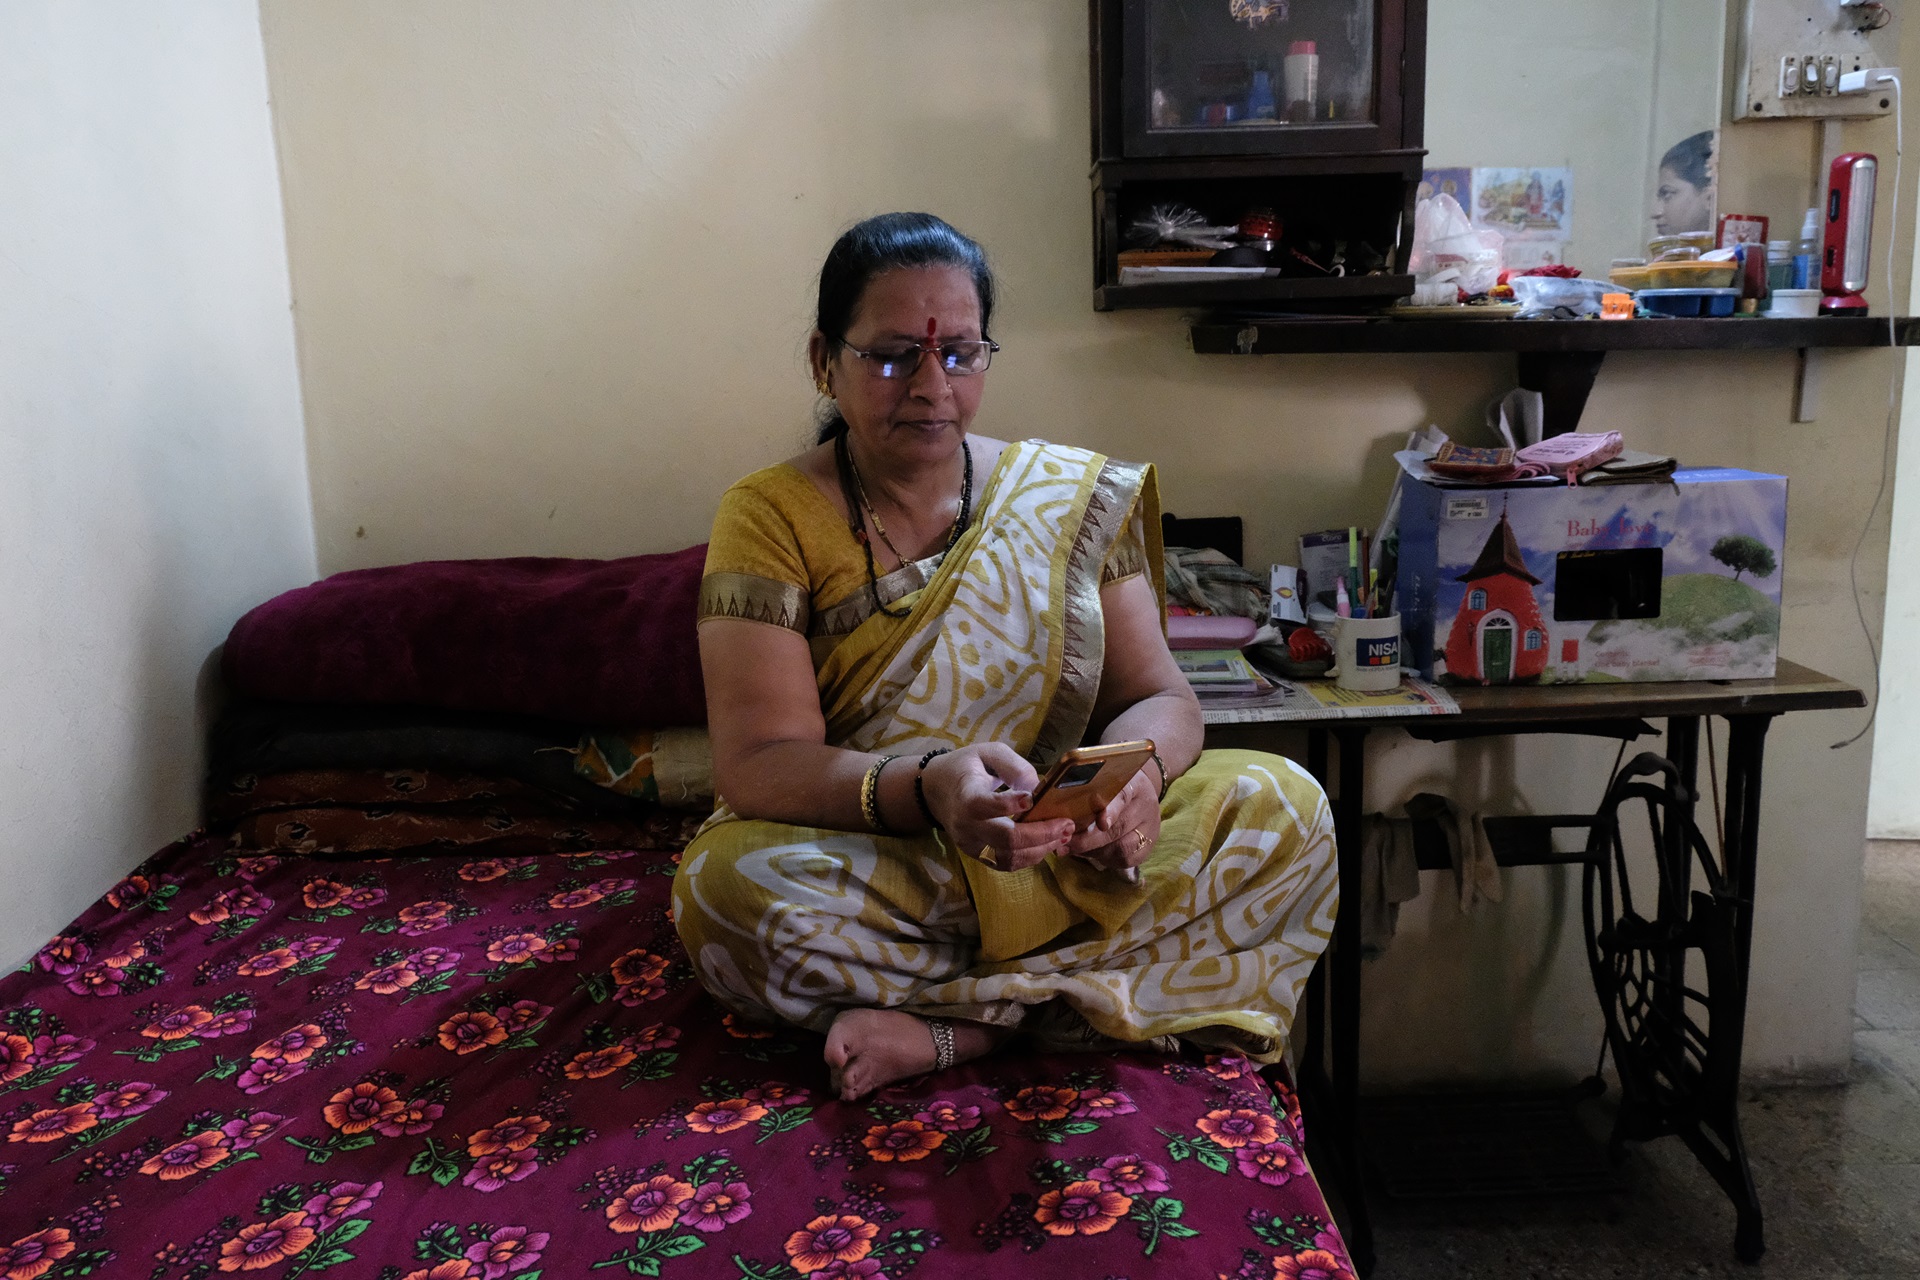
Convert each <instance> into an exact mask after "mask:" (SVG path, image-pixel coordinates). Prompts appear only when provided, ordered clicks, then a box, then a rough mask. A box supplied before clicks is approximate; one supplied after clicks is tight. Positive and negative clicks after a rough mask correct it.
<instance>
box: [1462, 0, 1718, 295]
mask: <svg viewBox="0 0 1920 1280" xmlns="http://www.w3.org/2000/svg"><path fill="white" fill-rule="evenodd" d="M1725 13H1726V9H1725V4H1724V0H1606V2H1605V3H1602V4H1596V3H1594V2H1593V0H1429V4H1428V9H1427V126H1426V138H1427V160H1426V164H1427V166H1428V169H1429V171H1430V182H1431V183H1432V185H1433V186H1434V187H1435V188H1436V189H1439V190H1447V191H1451V192H1453V193H1454V194H1455V198H1456V199H1458V200H1459V201H1460V204H1461V206H1462V208H1463V209H1466V210H1467V212H1468V213H1469V214H1470V216H1472V217H1473V219H1474V221H1475V223H1476V224H1477V225H1479V226H1483V227H1493V228H1496V229H1499V230H1501V231H1502V232H1503V233H1504V234H1505V235H1506V237H1507V241H1508V258H1509V263H1510V265H1513V266H1535V265H1541V264H1544V263H1547V262H1561V263H1566V264H1569V265H1572V266H1576V267H1579V268H1581V269H1582V270H1583V271H1585V272H1587V273H1588V274H1604V273H1605V272H1606V270H1607V267H1608V264H1609V263H1610V262H1611V261H1612V260H1613V259H1615V258H1620V257H1636V256H1640V255H1643V254H1645V253H1646V248H1647V241H1648V240H1649V239H1650V238H1651V237H1652V236H1655V235H1671V234H1680V233H1684V232H1689V231H1708V232H1711V231H1712V230H1714V226H1715V215H1716V208H1715V204H1716V202H1715V181H1714V179H1715V158H1716V153H1717V146H1716V143H1717V138H1718V129H1719V125H1720V105H1721V102H1722V96H1721V69H1720V62H1721V49H1722V45H1723V41H1724V33H1725V30H1726V17H1725Z"/></svg>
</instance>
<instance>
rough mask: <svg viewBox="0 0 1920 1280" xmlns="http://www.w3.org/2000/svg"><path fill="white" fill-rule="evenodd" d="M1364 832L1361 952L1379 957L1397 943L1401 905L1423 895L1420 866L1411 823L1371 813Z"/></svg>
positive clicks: (1361, 869)
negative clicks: (1414, 854)
mask: <svg viewBox="0 0 1920 1280" xmlns="http://www.w3.org/2000/svg"><path fill="white" fill-rule="evenodd" d="M1360 831H1361V842H1360V951H1361V953H1362V954H1363V955H1369V956H1377V955H1379V954H1380V953H1381V952H1383V951H1385V950H1386V949H1387V944H1388V943H1389V942H1392V941H1393V932H1394V930H1395V929H1396V928H1398V927H1399V923H1400V904H1401V903H1403V902H1411V901H1412V900H1413V899H1415V898H1417V897H1419V896H1420V867H1419V864H1418V863H1416V862H1415V861H1414V856H1413V824H1412V823H1411V822H1409V821H1407V820H1406V819H1404V818H1389V817H1387V816H1386V815H1385V814H1380V813H1370V814H1368V815H1367V816H1366V817H1365V818H1364V819H1363V820H1362V822H1361V828H1360Z"/></svg>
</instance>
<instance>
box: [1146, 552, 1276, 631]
mask: <svg viewBox="0 0 1920 1280" xmlns="http://www.w3.org/2000/svg"><path fill="white" fill-rule="evenodd" d="M1165 559H1166V570H1167V603H1169V604H1177V605H1185V606H1186V607H1187V608H1189V609H1196V610H1204V611H1205V612H1207V613H1214V614H1226V615H1231V616H1234V617H1239V618H1257V619H1260V620H1262V621H1264V620H1265V619H1266V616H1267V599H1268V596H1267V591H1268V588H1267V584H1266V583H1264V582H1262V581H1261V580H1260V579H1259V578H1257V577H1255V576H1254V575H1253V574H1251V573H1248V572H1247V570H1246V569H1245V568H1244V567H1242V566H1241V565H1238V564H1236V563H1234V561H1233V560H1232V559H1231V558H1229V557H1228V556H1227V555H1226V553H1225V552H1221V551H1215V550H1214V549H1213V548H1212V547H1168V548H1167V549H1166V556H1165Z"/></svg>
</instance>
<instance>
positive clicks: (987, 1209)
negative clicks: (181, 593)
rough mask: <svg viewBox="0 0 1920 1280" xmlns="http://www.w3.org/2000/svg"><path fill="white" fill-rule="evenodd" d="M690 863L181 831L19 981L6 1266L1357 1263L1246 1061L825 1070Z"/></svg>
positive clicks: (833, 1270) (0, 984) (516, 1275)
mask: <svg viewBox="0 0 1920 1280" xmlns="http://www.w3.org/2000/svg"><path fill="white" fill-rule="evenodd" d="M672 870H673V863H672V858H671V856H670V855H668V854H665V853H657V852H656V853H586V854H555V855H548V856H543V857H540V858H532V857H520V858H485V859H462V858H458V857H450V858H440V859H426V858H408V859H400V860H394V861H385V862H360V863H339V862H320V861H314V860H310V859H305V858H299V857H276V856H266V855H260V856H240V855H236V854H234V853H232V852H230V851H229V850H227V849H224V848H221V847H219V846H218V845H216V843H215V842H214V841H212V840H210V839H207V838H201V839H198V840H191V841H186V842H182V843H181V844H178V845H175V846H172V847H170V848H168V849H166V850H164V851H162V852H161V853H160V854H158V855H156V856H155V857H154V858H153V859H151V860H150V861H149V862H148V863H147V864H146V865H144V866H143V867H142V868H141V869H140V870H139V871H138V872H136V873H135V874H134V875H131V876H129V877H128V878H127V879H126V880H124V881H123V882H121V883H120V884H119V885H117V886H115V888H114V889H113V890H111V891H110V892H109V893H108V894H107V895H106V897H105V898H104V899H102V900H101V901H100V902H98V903H96V904H95V905H94V906H93V907H92V908H90V909H89V910H88V911H87V912H86V913H85V914H84V915H82V916H81V918H80V919H79V920H77V921H75V922H74V924H73V925H72V926H71V927H70V928H68V929H67V930H66V931H65V932H63V933H62V934H60V935H59V936H58V937H56V938H55V939H53V941H51V942H50V943H48V944H47V946H46V947H45V948H43V949H42V950H41V951H40V953H39V954H38V955H37V956H36V957H35V958H34V960H33V961H32V962H31V963H30V964H29V965H28V966H27V967H26V968H25V969H24V970H22V971H20V972H17V973H14V974H11V975H9V976H8V977H6V978H5V979H4V980H0V1108H7V1109H6V1110H5V1112H4V1115H0V1129H4V1131H5V1132H6V1135H7V1141H6V1143H5V1146H4V1148H3V1149H0V1280H40V1278H41V1277H54V1278H57V1277H62V1276H74V1275H84V1274H88V1273H89V1272H92V1273H96V1274H106V1275H112V1276H151V1277H153V1278H154V1280H172V1278H174V1277H204V1276H212V1275H218V1274H224V1273H246V1274H253V1273H258V1274H260V1275H262V1276H269V1277H292V1276H301V1275H307V1274H309V1273H316V1272H324V1271H333V1272H334V1274H335V1275H337V1276H341V1277H361V1276H366V1277H375V1276H377V1277H381V1278H382V1280H399V1278H400V1277H407V1278H408V1280H460V1278H462V1277H471V1278H475V1280H538V1277H540V1276H541V1275H542V1274H543V1273H545V1274H546V1275H549V1276H553V1277H556V1278H557V1277H560V1276H568V1277H571V1276H584V1275H587V1274H588V1273H589V1271H590V1270H591V1269H592V1268H595V1267H614V1268H620V1267H624V1268H625V1270H626V1271H627V1272H629V1273H631V1274H635V1275H646V1276H669V1277H671V1276H683V1277H706V1276H720V1277H727V1278H728V1280H734V1278H736V1277H737V1278H738V1280H774V1278H776V1277H778V1278H781V1280H795V1278H797V1277H800V1276H808V1277H816V1278H819V1280H829V1278H838V1277H867V1278H870V1280H877V1278H879V1277H887V1276H891V1277H895V1278H896V1280H897V1278H898V1277H903V1276H907V1275H909V1274H911V1275H914V1276H916V1277H920V1278H923V1280H932V1278H934V1277H942V1276H966V1277H970V1278H971V1280H978V1277H980V1276H982V1275H988V1274H1006V1273H1009V1272H1011V1271H1019V1272H1022V1273H1025V1272H1031V1271H1036V1270H1038V1269H1040V1268H1045V1269H1046V1271H1047V1272H1048V1273H1050V1274H1052V1275H1054V1276H1059V1277H1070V1276H1090V1277H1107V1276H1128V1275H1132V1276H1136V1277H1138V1276H1147V1275H1156V1276H1158V1275H1179V1276H1215V1275H1226V1276H1232V1277H1236V1278H1252V1277H1259V1278H1260V1280H1272V1278H1273V1277H1279V1278H1280V1280H1309V1278H1310V1280H1350V1277H1349V1271H1350V1264H1349V1263H1348V1262H1347V1261H1346V1253H1345V1250H1344V1247H1343V1246H1342V1245H1341V1243H1340V1241H1339V1239H1338V1237H1337V1236H1336V1234H1335V1233H1334V1231H1333V1228H1332V1226H1331V1225H1330V1223H1329V1221H1328V1215H1327V1212H1326V1208H1325V1205H1324V1203H1323V1201H1322V1199H1321V1196H1320V1192H1319V1189H1318V1188H1317V1187H1316V1186H1315V1184H1314V1181H1313V1177H1312V1174H1311V1173H1310V1172H1309V1171H1308V1169H1307V1166H1306V1164H1305V1162H1304V1161H1303V1159H1302V1158H1301V1154H1300V1152H1301V1136H1300V1128H1299V1123H1298V1114H1297V1109H1296V1108H1295V1107H1294V1105H1293V1102H1292V1098H1291V1095H1290V1094H1287V1093H1286V1092H1285V1091H1284V1090H1282V1091H1281V1092H1280V1097H1281V1098H1282V1099H1283V1100H1284V1102H1285V1105H1284V1106H1280V1107H1278V1108H1276V1103H1275V1098H1274V1095H1273V1094H1272V1093H1270V1092H1269V1091H1268V1089H1267V1088H1266V1087H1265V1086H1264V1085H1263V1083H1262V1081H1261V1080H1260V1078H1259V1077H1258V1076H1257V1075H1256V1074H1255V1073H1254V1071H1253V1070H1252V1069H1251V1068H1250V1067H1249V1066H1248V1065H1247V1064H1246V1063H1244V1062H1242V1061H1239V1060H1237V1059H1224V1060H1219V1059H1216V1060H1209V1061H1206V1062H1199V1061H1182V1060H1173V1059H1166V1058H1160V1057H1156V1056H1152V1055H1148V1054H1128V1055H1120V1056H1112V1057H1106V1056H1093V1055H1079V1056H1070V1057H1050V1058H1036V1057H1031V1056H1002V1057H999V1058H995V1059H991V1060H987V1061H983V1062H979V1063H974V1064H970V1065H968V1066H963V1067H959V1068H956V1069H954V1070H951V1071H948V1072H945V1073H943V1074H941V1075H938V1076H934V1077H929V1078H923V1079H920V1080H916V1081H912V1082H909V1083H908V1084H906V1085H904V1086H902V1087H899V1088H896V1089H893V1090H889V1091H886V1092H884V1093H882V1094H881V1095H879V1096H877V1097H875V1098H873V1099H870V1100H868V1101H867V1102H865V1103H861V1104H857V1105H856V1104H845V1103H841V1102H838V1101H836V1100H833V1099H832V1098H830V1097H829V1096H828V1095H827V1093H826V1091H825V1086H826V1080H825V1072H824V1068H823V1067H822V1065H821V1063H820V1042H819V1040H818V1038H817V1037H809V1036H805V1035H799V1034H795V1035H791V1036H789V1035H769V1034H767V1033H765V1032H763V1031H759V1030H753V1029H749V1028H746V1027H743V1026H739V1025H735V1024H734V1023H733V1022H732V1021H731V1020H730V1019H728V1018H725V1017H722V1016H721V1012H720V1010H719V1009H718V1008H717V1007H716V1006H715V1005H714V1004H713V1003H712V1002H711V1001H710V1000H709V999H708V998H707V997H706V995H705V994H704V993H703V992H702V991H701V989H700V987H699V984H698V983H697V982H695V981H694V980H693V978H692V976H691V973H690V971H689V969H688V966H687V963H686V958H685V955H684V953H683V952H682V951H681V949H680V946H679V943H678V940H677V939H676V937H675V935H674V931H673V926H672V924H671V922H670V921H669V920H668V918H667V910H666V906H667V887H668V877H669V876H670V875H671V874H672ZM1023 1253H1037V1254H1038V1255H1039V1256H1037V1257H1035V1258H1032V1259H1020V1258H1019V1255H1020V1254H1023ZM996 1254H997V1255H1008V1254H1011V1255H1013V1256H1012V1257H1011V1258H1008V1259H1007V1265H1004V1266H1002V1265H998V1264H999V1262H1000V1259H999V1258H989V1257H988V1255H996Z"/></svg>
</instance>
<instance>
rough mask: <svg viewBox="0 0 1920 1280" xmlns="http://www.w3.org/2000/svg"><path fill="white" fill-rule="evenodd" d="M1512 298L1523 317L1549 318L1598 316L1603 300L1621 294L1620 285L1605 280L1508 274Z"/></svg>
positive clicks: (1524, 318)
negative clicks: (1612, 294) (1518, 305)
mask: <svg viewBox="0 0 1920 1280" xmlns="http://www.w3.org/2000/svg"><path fill="white" fill-rule="evenodd" d="M1507 283H1508V284H1509V285H1512V286H1513V300H1514V301H1515V302H1517V303H1519V304H1520V319H1522V320H1530V319H1550V318H1553V317H1556V316H1559V317H1566V316H1597V315H1599V314H1600V299H1601V298H1602V297H1604V296H1605V295H1607V294H1609V293H1619V292H1620V291H1621V290H1620V286H1619V285H1617V284H1611V283H1609V282H1608V281H1605V280H1592V279H1587V278H1584V277H1583V278H1581V279H1577V280H1568V279H1563V278H1561V277H1558V276H1509V277H1508V278H1507Z"/></svg>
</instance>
